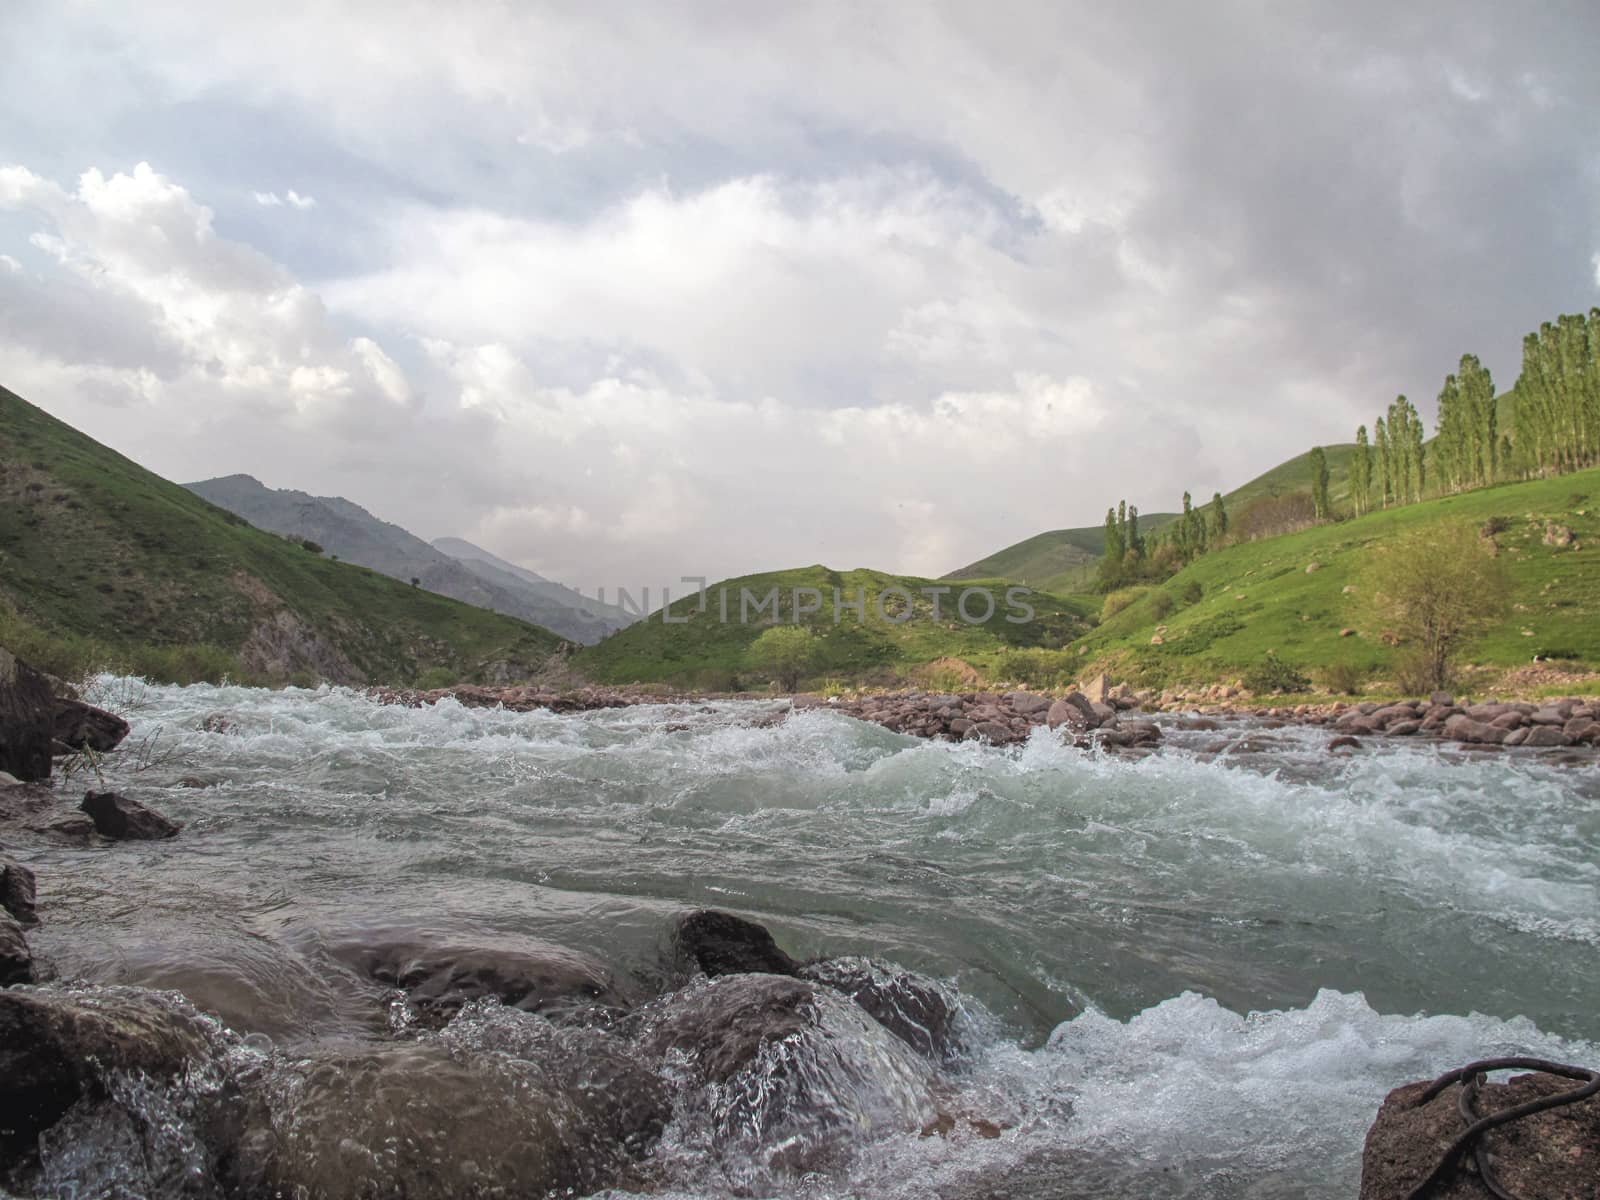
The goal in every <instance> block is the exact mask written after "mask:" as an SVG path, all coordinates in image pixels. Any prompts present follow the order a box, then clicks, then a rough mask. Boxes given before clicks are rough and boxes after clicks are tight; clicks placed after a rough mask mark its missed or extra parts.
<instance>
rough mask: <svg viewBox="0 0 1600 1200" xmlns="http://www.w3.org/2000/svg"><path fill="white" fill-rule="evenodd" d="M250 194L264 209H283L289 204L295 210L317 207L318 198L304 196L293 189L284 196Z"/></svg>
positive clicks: (273, 193) (265, 193)
mask: <svg viewBox="0 0 1600 1200" xmlns="http://www.w3.org/2000/svg"><path fill="white" fill-rule="evenodd" d="M250 194H251V195H252V196H254V197H255V199H256V203H257V204H259V205H261V207H263V208H282V207H283V206H284V205H285V204H288V205H290V206H291V207H293V208H298V209H302V210H304V209H308V208H315V207H316V206H317V201H316V197H314V196H302V195H301V194H300V193H299V192H297V191H295V190H294V189H293V188H290V189H289V190H288V191H287V192H285V193H284V194H283V195H282V196H280V195H278V193H277V192H252V193H250Z"/></svg>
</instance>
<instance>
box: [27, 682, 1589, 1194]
mask: <svg viewBox="0 0 1600 1200" xmlns="http://www.w3.org/2000/svg"><path fill="white" fill-rule="evenodd" d="M88 698H90V699H95V700H97V701H99V702H103V703H107V704H109V705H110V706H112V707H116V708H120V709H122V710H124V711H126V713H127V715H128V716H129V717H130V719H131V720H132V721H133V722H134V732H133V735H132V736H131V737H130V738H129V739H128V742H127V743H126V744H125V749H124V750H123V751H121V752H119V753H118V754H116V755H113V756H111V757H110V758H109V759H108V760H107V763H106V765H105V766H104V768H103V770H104V773H105V784H106V785H108V786H112V787H116V788H118V789H119V790H123V791H125V792H126V793H127V794H129V795H131V796H134V797H136V798H138V799H140V800H142V801H143V802H145V803H147V804H149V805H151V806H152V807H154V808H157V809H159V810H160V811H161V812H163V813H165V814H166V815H168V816H170V817H172V818H174V819H176V820H179V821H182V822H183V823H184V826H185V828H184V831H183V833H182V834H181V835H180V836H179V837H178V838H176V839H173V840H171V841H166V842H153V843H120V844H107V845H101V846H96V847H92V848H65V847H61V846H53V847H39V848H37V849H30V850H29V852H28V857H29V861H30V862H31V864H32V865H33V866H34V868H35V869H36V871H37V872H38V875H39V886H40V916H41V918H42V921H43V923H42V924H41V925H40V927H39V928H38V929H37V930H34V931H31V932H30V941H31V942H32V944H33V947H34V950H35V953H36V955H38V956H39V957H40V958H41V959H43V960H45V961H47V962H48V963H49V964H50V965H51V966H52V967H53V968H54V969H55V970H56V972H58V974H59V975H60V976H61V977H62V978H63V979H69V980H77V981H82V982H85V983H87V984H91V985H96V986H106V985H136V986H140V987H148V988H161V989H176V990H178V991H181V992H183V993H184V994H185V995H186V996H188V997H189V998H190V1000H192V1001H193V1003H194V1004H195V1005H196V1006H197V1007H198V1008H200V1009H201V1010H202V1011H205V1012H209V1013H212V1014H214V1015H216V1016H217V1017H218V1018H219V1019H220V1020H221V1021H222V1022H223V1023H224V1024H225V1025H226V1026H228V1027H229V1028H230V1029H232V1030H233V1031H235V1032H236V1033H238V1034H239V1035H241V1037H244V1038H246V1039H247V1042H246V1043H245V1044H246V1045H247V1046H248V1047H250V1048H251V1052H253V1053H257V1054H260V1055H264V1056H267V1057H269V1058H270V1057H272V1056H280V1057H283V1058H285V1059H292V1058H293V1057H294V1056H295V1055H296V1054H297V1053H299V1052H300V1051H301V1050H303V1048H304V1047H305V1046H307V1045H309V1044H312V1043H314V1042H316V1041H317V1040H319V1039H327V1038H347V1039H349V1038H362V1037H378V1036H381V1034H382V1030H381V1028H378V1029H375V1028H374V1018H373V1012H372V1006H371V1000H370V996H366V995H360V994H357V993H356V992H354V991H351V990H349V989H346V988H343V987H341V986H340V984H339V983H338V981H337V977H336V976H337V972H334V971H332V970H331V968H330V964H329V960H328V957H327V947H328V945H330V944H331V943H334V942H336V941H338V940H339V939H340V938H348V937H350V936H353V935H352V933H351V931H360V930H370V929H372V928H374V927H376V926H381V927H384V928H391V929H396V930H401V929H407V928H427V929H429V930H434V931H446V932H450V933H453V934H460V935H470V934H478V935H484V936H487V935H510V934H515V935H524V936H533V937H537V938H540V939H544V940H546V941H549V942H553V943H557V944H559V945H562V946H566V947H571V948H572V949H574V950H578V951H583V952H586V953H589V954H593V955H594V956H596V957H598V958H600V959H602V960H604V961H605V962H607V963H609V964H611V965H612V966H613V967H614V968H615V969H616V970H617V971H618V972H620V973H621V974H623V975H625V976H627V977H629V978H630V979H632V980H634V981H635V983H636V984H637V986H638V988H639V989H640V990H641V992H643V993H646V994H648V993H649V992H650V991H651V990H652V988H656V989H659V986H660V985H661V981H662V980H663V979H664V978H665V973H666V970H667V967H666V965H665V964H666V963H667V961H668V956H669V949H670V947H669V938H670V933H671V929H672V925H673V921H674V918H675V917H676V916H677V915H678V914H680V913H682V912H684V911H685V910H687V909H691V908H701V907H714V908H721V909H728V910H730V911H733V912H737V913H739V914H742V915H744V916H747V917H750V918H752V919H755V920H758V921H761V922H762V923H764V924H765V925H767V926H768V927H769V928H770V929H771V930H772V931H773V933H774V934H775V935H776V937H777V939H778V941H779V942H780V943H781V944H782V945H783V947H784V948H785V949H786V950H788V951H789V952H790V953H791V954H793V955H795V956H796V957H798V958H806V957H811V956H837V955H869V956H872V957H874V958H878V959H883V960H889V961H892V962H894V963H897V964H900V965H901V966H903V967H905V968H909V969H911V970H913V971H916V972H919V973H921V974H923V975H926V976H930V977H932V978H935V979H938V980H941V981H944V982H945V983H947V984H948V985H950V987H952V988H953V989H955V991H956V992H957V993H958V994H959V995H960V996H961V997H962V998H963V1000H964V1001H965V1003H966V1005H967V1006H968V1008H969V1011H970V1015H971V1018H972V1020H973V1022H974V1028H977V1029H979V1030H981V1031H982V1032H981V1036H980V1037H979V1039H978V1044H977V1045H976V1046H975V1047H974V1048H973V1050H972V1052H971V1054H970V1055H969V1056H968V1058H967V1059H966V1060H965V1061H964V1062H962V1063H961V1064H960V1065H959V1067H958V1068H957V1069H956V1070H954V1071H953V1072H952V1073H951V1075H950V1079H949V1086H950V1087H951V1088H952V1089H953V1090H954V1091H955V1093H957V1095H958V1100H957V1105H958V1107H960V1108H961V1110H962V1111H964V1112H968V1113H977V1114H980V1115H984V1116H985V1119H986V1120H992V1121H993V1122H994V1124H995V1125H997V1126H998V1127H1000V1128H1001V1130H1002V1133H1001V1136H999V1137H997V1138H972V1137H959V1136H956V1137H949V1138H943V1137H919V1136H917V1134H916V1133H914V1132H911V1133H896V1134H882V1133H879V1134H874V1135H872V1136H866V1135H863V1137H862V1138H861V1139H860V1141H859V1144H858V1145H855V1146H853V1147H852V1148H851V1149H850V1152H849V1153H848V1154H847V1155H845V1156H843V1157H842V1158H841V1159H839V1160H838V1161H836V1162H835V1163H834V1164H832V1165H831V1166H830V1167H829V1169H827V1170H825V1171H808V1172H803V1173H795V1174H793V1175H792V1176H784V1175H782V1174H781V1173H779V1174H777V1175H773V1174H770V1173H768V1174H763V1175H761V1176H760V1177H759V1178H756V1177H753V1176H752V1177H747V1176H744V1175H741V1174H740V1172H739V1170H738V1168H737V1164H733V1165H732V1166H731V1167H730V1164H728V1163H726V1162H724V1163H720V1164H719V1163H716V1162H712V1161H708V1160H707V1159H706V1157H705V1156H704V1155H701V1154H698V1153H695V1152H693V1145H692V1141H693V1139H692V1138H691V1137H690V1136H689V1131H687V1130H684V1129H680V1128H675V1127H674V1126H673V1125H669V1126H668V1128H667V1131H666V1133H665V1135H664V1136H663V1137H662V1139H661V1142H660V1144H659V1145H658V1146H657V1147H656V1149H655V1150H654V1151H653V1152H652V1154H653V1155H654V1157H655V1159H656V1168H657V1170H656V1174H655V1176H654V1179H655V1182H654V1184H653V1185H652V1187H653V1194H656V1195H666V1196H683V1197H699V1196H716V1195H724V1194H727V1193H728V1191H729V1189H730V1187H732V1186H734V1184H733V1183H732V1182H730V1181H732V1180H737V1181H738V1186H740V1187H743V1188H745V1189H746V1191H747V1193H752V1194H772V1195H792V1196H797V1197H799V1196H804V1197H815V1198H821V1197H830V1196H857V1195H860V1196H877V1195H884V1196H904V1197H911V1196H929V1195H945V1196H950V1197H958V1196H959V1197H967V1196H978V1195H995V1196H1010V1195H1015V1196H1018V1197H1021V1196H1036V1195H1059V1196H1085V1197H1088V1196H1107V1197H1115V1196H1195V1197H1201V1196H1204V1197H1233V1196H1238V1197H1282V1196H1305V1197H1330V1198H1331V1197H1350V1196H1353V1195H1354V1194H1355V1190H1356V1181H1357V1177H1358V1175H1359V1170H1360V1151H1361V1142H1362V1137H1363V1135H1364V1133H1365V1130H1366V1128H1367V1126H1368V1125H1369V1124H1370V1122H1371V1120H1372V1118H1373V1116H1374V1114H1375V1113H1376V1110H1377V1107H1378V1104H1379V1103H1380V1102H1381V1100H1382V1098H1383V1096H1384V1093H1385V1092H1386V1091H1388V1090H1389V1089H1390V1088H1392V1087H1394V1086H1396V1085H1398V1084H1400V1083H1403V1082H1408V1081H1411V1080H1416V1079H1422V1078H1428V1077H1431V1076H1433V1075H1435V1074H1438V1073H1440V1072H1442V1071H1444V1070H1447V1069H1449V1068H1452V1067H1455V1066H1459V1065H1461V1064H1462V1063H1464V1062H1467V1061H1469V1060H1472V1059H1475V1058H1482V1057H1487V1056H1490V1055H1501V1054H1508V1053H1531V1054H1538V1055H1542V1056H1546V1057H1553V1058H1557V1059H1561V1060H1565V1061H1570V1062H1586V1063H1589V1064H1591V1065H1592V1064H1593V1063H1594V1062H1595V1061H1596V1060H1597V1059H1600V1049H1597V1046H1600V1006H1597V1005H1596V1003H1595V997H1596V995H1600V768H1597V767H1596V766H1595V765H1594V764H1593V761H1592V760H1591V761H1590V762H1589V763H1588V764H1586V765H1585V764H1578V765H1574V764H1572V763H1562V762H1561V761H1560V760H1559V757H1558V756H1554V755H1549V754H1540V753H1537V752H1529V753H1521V752H1511V753H1495V754H1471V753H1465V752H1461V751H1458V750H1454V749H1445V748H1442V747H1440V746H1438V745H1436V744H1422V743H1414V744H1413V743H1406V742H1400V741H1395V740H1391V741H1390V742H1387V743H1385V742H1378V743H1374V744H1375V745H1377V746H1380V747H1381V748H1380V749H1377V750H1363V751H1362V752H1359V753H1356V754H1354V755H1350V756H1341V757H1335V756H1331V755H1329V754H1328V753H1327V752H1326V750H1325V745H1326V741H1327V734H1326V732H1325V731H1321V730H1314V729H1306V728H1296V727H1288V728H1279V729H1265V728H1260V727H1255V726H1251V725H1249V724H1237V725H1233V726H1230V727H1227V728H1225V729H1223V730H1221V731H1200V730H1190V731H1185V730H1183V729H1181V728H1179V727H1178V726H1177V724H1176V723H1169V724H1168V726H1167V738H1166V741H1165V744H1164V746H1163V748H1162V749H1161V750H1160V751H1159V752H1157V753H1154V754H1149V755H1144V756H1140V757H1127V756H1120V757H1119V756H1114V755H1109V754H1096V753H1092V752H1085V751H1081V750H1077V749H1074V748H1073V747H1071V746H1070V745H1063V744H1061V743H1060V742H1059V741H1057V740H1056V739H1054V738H1053V737H1052V736H1051V735H1049V734H1048V733H1047V732H1046V731H1044V730H1039V731H1036V732H1035V734H1034V736H1033V738H1032V740H1031V741H1029V742H1028V743H1026V744H1025V745H1023V746H1020V747H1014V748H1010V749H993V748H989V747H987V746H984V745H979V744H973V743H963V744H946V743H931V742H923V741H919V740H916V739H913V738H909V737H903V736H900V735H897V734H894V733H892V732H889V731H887V730H884V729H881V728H878V727H876V726H873V725H868V724H863V723H860V722H857V721H854V720H851V719H849V718H846V717H843V716H840V715H838V714H835V713H832V712H830V711H828V710H827V709H825V708H824V709H812V710H804V711H798V712H794V713H788V712H787V711H786V709H787V705H786V704H785V703H782V702H773V703H762V702H713V703H705V704H684V705H675V706H647V707H637V708H627V709H613V710H604V711H598V712H591V713H584V714H575V715H555V714H552V713H548V712H532V713H510V712H504V711H500V710H484V709H468V708H464V707H462V706H460V705H458V704H456V703H455V702H454V701H445V702H442V703H440V704H438V705H436V706H433V707H429V708H404V707H399V706H384V705H379V704H376V703H374V702H372V701H370V700H369V699H367V698H365V697H363V696H361V695H359V694H357V693H353V692H349V691H345V690H341V689H326V688H325V689H321V690H317V691H306V690H296V689H287V690H283V691H264V690H255V689H245V688H235V687H209V686H195V687H188V688H176V687H157V686H146V685H144V684H142V683H139V682H138V681H131V680H123V679H113V678H105V679H102V680H100V681H99V683H98V684H97V685H96V694H95V695H93V696H90V697H88ZM777 718H781V719H777ZM91 782H92V781H91ZM83 785H84V779H83V777H81V776H80V777H78V778H75V779H73V780H71V781H70V782H69V783H68V784H64V785H59V786H62V787H63V788H64V790H71V789H72V788H78V789H80V790H81V787H82V786H83ZM464 1019H465V1018H464ZM380 1024H381V1022H380ZM78 1149H79V1153H78V1154H77V1156H76V1158H74V1159H73V1161H79V1160H85V1159H92V1158H93V1157H94V1154H93V1153H91V1152H90V1151H92V1150H93V1147H88V1148H87V1149H85V1148H84V1147H79V1148H78ZM113 1152H114V1150H112V1149H107V1150H105V1153H113ZM85 1171H87V1174H85V1175H84V1176H83V1179H82V1180H80V1184H81V1187H80V1190H79V1193H78V1194H84V1195H87V1194H96V1193H95V1191H94V1187H93V1185H92V1179H91V1176H92V1177H94V1178H100V1177H101V1176H96V1175H94V1172H93V1171H92V1170H88V1168H85ZM69 1173H70V1171H69ZM103 1174H104V1172H103V1170H102V1175H103ZM752 1179H754V1182H752ZM101 1194H107V1195H109V1194H113V1193H111V1192H105V1193H101ZM114 1194H117V1195H122V1194H126V1193H123V1192H117V1193H114ZM617 1194H619V1195H620V1194H621V1193H617Z"/></svg>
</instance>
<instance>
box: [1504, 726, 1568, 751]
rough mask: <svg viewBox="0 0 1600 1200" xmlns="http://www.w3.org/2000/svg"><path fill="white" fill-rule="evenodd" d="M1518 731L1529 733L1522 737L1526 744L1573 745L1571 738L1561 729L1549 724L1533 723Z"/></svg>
mask: <svg viewBox="0 0 1600 1200" xmlns="http://www.w3.org/2000/svg"><path fill="white" fill-rule="evenodd" d="M1517 732H1518V733H1526V734H1527V736H1526V737H1524V738H1523V739H1522V744H1523V745H1524V746H1539V747H1550V746H1570V745H1572V739H1571V738H1569V737H1568V736H1567V735H1566V734H1564V733H1562V732H1561V730H1559V729H1554V728H1552V727H1551V726H1549V725H1531V726H1529V727H1528V728H1527V729H1526V730H1521V729H1519V730H1517Z"/></svg>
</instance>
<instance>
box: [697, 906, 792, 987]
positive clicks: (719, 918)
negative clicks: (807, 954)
mask: <svg viewBox="0 0 1600 1200" xmlns="http://www.w3.org/2000/svg"><path fill="white" fill-rule="evenodd" d="M675 942H676V946H677V950H678V954H679V957H680V958H681V959H683V960H685V962H686V964H687V965H689V966H692V967H695V968H698V969H699V970H700V971H703V972H704V973H705V974H707V975H710V976H717V975H742V974H766V975H793V974H795V973H796V972H797V971H798V970H799V969H800V964H799V963H798V962H796V961H795V960H794V959H792V958H790V957H789V956H788V955H787V954H785V953H784V952H783V951H782V950H781V949H779V947H778V943H777V942H776V941H774V940H773V937H772V934H771V933H770V932H769V931H768V929H767V927H766V926H765V925H759V924H757V923H756V922H755V921H747V920H746V919H745V918H743V917H739V916H735V915H734V914H733V913H730V912H722V911H720V910H718V909H714V908H702V909H697V910H696V911H694V912H691V913H686V914H685V915H684V916H682V917H680V918H679V919H678V927H677V930H676V932H675Z"/></svg>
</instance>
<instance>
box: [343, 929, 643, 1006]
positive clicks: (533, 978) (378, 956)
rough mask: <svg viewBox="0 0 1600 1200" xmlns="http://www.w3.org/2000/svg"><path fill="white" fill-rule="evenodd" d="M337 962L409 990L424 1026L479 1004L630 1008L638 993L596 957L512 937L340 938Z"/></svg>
mask: <svg viewBox="0 0 1600 1200" xmlns="http://www.w3.org/2000/svg"><path fill="white" fill-rule="evenodd" d="M330 949H331V950H332V951H333V954H334V956H335V957H336V958H338V959H340V960H341V961H343V962H345V963H347V964H349V965H350V966H352V967H355V968H356V969H357V970H358V971H360V972H361V973H362V974H364V975H366V976H367V977H368V978H369V979H372V980H373V981H375V982H377V983H381V984H384V985H385V986H387V987H392V988H399V989H400V990H402V991H404V992H405V993H406V998H407V999H408V1000H409V1001H410V1003H411V1005H412V1008H413V1009H414V1010H415V1012H416V1015H417V1017H418V1019H419V1020H420V1021H421V1023H422V1024H424V1025H431V1026H435V1027H437V1026H439V1025H442V1024H444V1023H445V1022H446V1021H448V1020H449V1019H450V1017H451V1016H452V1015H453V1014H454V1013H455V1012H456V1010H457V1009H459V1008H461V1007H462V1005H464V1004H467V1003H468V1002H470V1001H473V1000H484V999H493V1000H497V1001H499V1002H500V1003H501V1004H504V1005H506V1006H507V1007H508V1008H517V1009H521V1010H523V1011H524V1012H539V1013H543V1014H545V1015H546V1016H551V1017H565V1016H582V1015H586V1014H590V1013H593V1012H596V1011H597V1010H617V1009H623V1008H627V1007H628V1006H629V1004H630V1003H631V1000H632V996H631V995H630V994H629V991H628V989H627V988H626V987H625V985H624V984H622V983H621V982H619V981H618V979H617V978H616V976H615V975H614V974H613V972H612V971H611V969H610V968H609V967H607V966H606V965H605V964H604V963H602V962H600V961H599V960H598V959H596V958H592V957H590V956H589V955H587V954H582V953H579V952H578V951H576V950H572V949H569V948H567V947H566V946H558V945H556V944H554V943H553V942H546V941H542V940H540V939H538V938H530V937H519V936H515V935H509V934H471V935H468V934H460V933H430V932H428V931H425V930H424V931H419V930H411V931H407V932H406V933H403V934H396V933H393V932H390V933H387V934H385V933H381V932H380V933H372V932H362V933H355V934H352V935H349V936H346V937H344V938H342V939H335V940H334V942H333V944H332V945H331V946H330Z"/></svg>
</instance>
